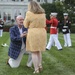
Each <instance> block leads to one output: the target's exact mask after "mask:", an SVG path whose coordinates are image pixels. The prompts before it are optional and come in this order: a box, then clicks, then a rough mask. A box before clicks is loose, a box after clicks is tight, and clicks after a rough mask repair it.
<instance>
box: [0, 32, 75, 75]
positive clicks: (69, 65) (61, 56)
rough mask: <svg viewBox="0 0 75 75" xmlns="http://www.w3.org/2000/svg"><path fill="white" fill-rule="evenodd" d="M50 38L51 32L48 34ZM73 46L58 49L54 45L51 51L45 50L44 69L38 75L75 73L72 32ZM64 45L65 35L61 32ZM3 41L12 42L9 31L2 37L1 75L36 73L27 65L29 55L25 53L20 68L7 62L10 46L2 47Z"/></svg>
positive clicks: (74, 36)
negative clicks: (11, 66) (12, 66)
mask: <svg viewBox="0 0 75 75" xmlns="http://www.w3.org/2000/svg"><path fill="white" fill-rule="evenodd" d="M47 36H48V39H49V34H48V35H47ZM71 39H72V45H73V46H72V47H70V48H68V47H63V50H62V51H58V50H57V48H56V47H52V48H51V50H50V51H45V52H43V71H42V72H41V73H40V74H36V75H75V34H71ZM59 40H60V43H61V45H62V46H63V44H64V41H63V35H62V34H59ZM2 43H7V44H8V45H9V44H10V38H9V33H7V32H4V33H3V37H0V75H34V74H33V69H31V68H27V67H26V62H27V59H28V55H24V56H23V59H22V61H21V64H20V66H19V67H18V68H15V69H12V68H10V67H9V66H8V65H7V64H6V61H7V59H8V48H9V47H1V44H2Z"/></svg>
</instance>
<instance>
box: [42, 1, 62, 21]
mask: <svg viewBox="0 0 75 75" xmlns="http://www.w3.org/2000/svg"><path fill="white" fill-rule="evenodd" d="M41 6H42V7H43V8H44V9H45V13H46V17H47V19H50V16H49V15H50V13H51V12H57V13H58V16H57V17H58V19H59V20H62V18H63V7H62V4H61V3H59V2H57V3H51V4H50V3H46V4H41Z"/></svg>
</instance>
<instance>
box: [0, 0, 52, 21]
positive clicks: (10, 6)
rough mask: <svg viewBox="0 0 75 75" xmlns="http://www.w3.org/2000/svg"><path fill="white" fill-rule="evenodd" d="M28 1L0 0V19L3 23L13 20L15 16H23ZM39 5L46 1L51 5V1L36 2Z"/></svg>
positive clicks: (40, 0)
mask: <svg viewBox="0 0 75 75" xmlns="http://www.w3.org/2000/svg"><path fill="white" fill-rule="evenodd" d="M29 1H30V0H0V18H2V20H4V21H9V20H11V19H15V18H16V16H17V15H19V14H20V15H22V16H25V13H26V11H27V6H28V2H29ZM37 1H38V2H40V3H45V2H46V1H47V2H49V3H52V2H53V0H37Z"/></svg>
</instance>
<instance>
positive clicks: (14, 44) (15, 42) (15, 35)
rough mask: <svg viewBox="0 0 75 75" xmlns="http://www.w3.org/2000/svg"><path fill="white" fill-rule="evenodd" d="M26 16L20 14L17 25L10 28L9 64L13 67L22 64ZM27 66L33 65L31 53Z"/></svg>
mask: <svg viewBox="0 0 75 75" xmlns="http://www.w3.org/2000/svg"><path fill="white" fill-rule="evenodd" d="M23 20H24V18H23V17H22V16H21V15H19V16H17V18H16V23H17V24H16V25H14V26H13V27H11V28H10V41H11V42H10V47H9V51H8V55H9V60H8V64H9V65H10V67H12V68H17V67H18V66H19V65H20V62H21V59H22V57H23V54H24V53H25V52H26V51H25V45H26V35H27V29H26V28H24V27H23ZM27 66H28V67H31V66H32V58H31V54H29V59H28V62H27Z"/></svg>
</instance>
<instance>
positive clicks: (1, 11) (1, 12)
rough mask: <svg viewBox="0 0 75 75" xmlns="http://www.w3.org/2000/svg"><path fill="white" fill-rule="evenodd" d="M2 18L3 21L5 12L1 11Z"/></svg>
mask: <svg viewBox="0 0 75 75" xmlns="http://www.w3.org/2000/svg"><path fill="white" fill-rule="evenodd" d="M1 18H2V20H3V11H1Z"/></svg>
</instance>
